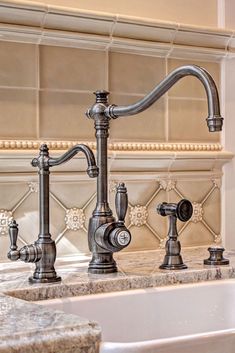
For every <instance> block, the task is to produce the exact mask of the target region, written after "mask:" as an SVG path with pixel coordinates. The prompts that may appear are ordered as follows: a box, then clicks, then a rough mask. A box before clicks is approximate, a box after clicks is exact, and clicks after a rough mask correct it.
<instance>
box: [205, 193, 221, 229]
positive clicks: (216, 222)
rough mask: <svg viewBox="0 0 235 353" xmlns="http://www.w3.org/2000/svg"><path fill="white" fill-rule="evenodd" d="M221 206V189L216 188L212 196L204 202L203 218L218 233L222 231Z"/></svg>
mask: <svg viewBox="0 0 235 353" xmlns="http://www.w3.org/2000/svg"><path fill="white" fill-rule="evenodd" d="M220 206H221V199H220V190H219V189H215V190H214V191H213V193H212V194H211V195H210V197H209V198H208V199H207V200H206V202H205V203H204V204H203V219H204V220H205V221H206V223H207V224H208V225H209V226H210V227H211V229H212V230H213V231H214V232H215V233H216V234H219V233H220V232H221V212H220Z"/></svg>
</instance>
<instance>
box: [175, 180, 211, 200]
mask: <svg viewBox="0 0 235 353" xmlns="http://www.w3.org/2000/svg"><path fill="white" fill-rule="evenodd" d="M212 187H213V182H212V180H191V181H188V180H178V181H177V189H178V190H179V192H180V193H181V194H182V195H184V197H185V198H187V199H189V200H190V201H191V202H193V201H195V202H199V203H201V202H202V201H203V199H204V198H205V197H206V195H207V194H208V193H209V191H210V190H211V189H212Z"/></svg>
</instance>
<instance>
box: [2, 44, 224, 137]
mask: <svg viewBox="0 0 235 353" xmlns="http://www.w3.org/2000/svg"><path fill="white" fill-rule="evenodd" d="M186 63H187V64H198V65H201V66H203V67H205V68H206V69H207V70H208V71H209V72H211V73H212V75H213V77H214V79H215V81H216V82H217V85H218V87H220V64H218V63H215V62H201V61H200V62H198V61H195V60H180V59H172V58H171V59H167V58H163V57H152V56H147V55H137V54H127V53H120V52H108V51H101V50H100V51H99V50H87V49H78V48H69V47H66V48H65V47H56V46H54V47H53V46H43V45H41V46H37V45H34V44H21V43H14V42H3V41H2V42H0V90H1V97H2V98H1V102H0V125H1V127H2V128H1V131H0V139H13V140H14V139H16V138H17V139H22V140H24V139H55V140H56V139H59V140H60V139H63V140H94V131H93V123H92V121H89V120H88V119H86V117H85V115H84V113H85V111H86V109H87V108H88V107H89V106H91V105H92V104H93V103H94V96H93V94H92V93H93V91H95V90H96V89H106V90H109V91H110V103H114V104H129V103H134V102H135V101H136V100H138V99H141V98H142V97H144V95H145V94H146V93H147V92H149V91H150V90H151V89H152V88H154V86H155V85H156V84H157V83H159V82H160V81H161V80H162V79H163V78H164V77H165V76H166V74H167V73H168V72H170V71H172V69H174V68H176V67H178V66H181V65H183V64H186ZM206 117H207V105H206V95H205V92H204V90H203V88H202V85H201V84H200V82H199V81H198V80H197V79H196V78H193V77H187V78H184V79H182V80H181V82H178V83H177V84H176V85H175V86H174V87H173V88H172V89H171V90H169V92H168V93H167V94H165V95H164V97H162V98H161V99H160V100H159V101H158V102H157V103H156V104H154V106H152V108H151V109H149V110H147V111H145V112H143V113H141V116H138V117H129V118H122V119H119V120H118V121H112V127H111V133H110V138H111V142H112V141H114V142H115V141H135V142H138V141H140V142H141V141H142V142H143V141H150V142H158V141H162V142H200V143H201V142H209V143H210V142H213V143H214V142H219V140H220V135H219V133H214V134H210V133H209V132H208V131H207V128H206V124H205V121H204V120H205V118H206ZM133 125H134V128H133ZM182 128H183V129H182Z"/></svg>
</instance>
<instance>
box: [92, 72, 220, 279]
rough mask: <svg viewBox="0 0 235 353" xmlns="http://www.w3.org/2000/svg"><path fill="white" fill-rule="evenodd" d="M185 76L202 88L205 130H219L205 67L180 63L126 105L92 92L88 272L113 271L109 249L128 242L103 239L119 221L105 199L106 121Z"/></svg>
mask: <svg viewBox="0 0 235 353" xmlns="http://www.w3.org/2000/svg"><path fill="white" fill-rule="evenodd" d="M189 75H191V76H195V77H197V78H198V79H199V80H200V81H201V82H202V84H203V86H204V88H205V91H206V95H207V101H208V117H207V119H206V120H207V125H208V128H209V131H210V132H214V131H220V130H221V129H222V125H223V118H222V117H221V116H220V106H219V97H218V92H217V88H216V85H215V82H214V80H213V78H212V77H211V75H210V74H209V73H208V72H207V71H206V70H204V69H203V68H201V67H199V66H196V65H187V66H182V67H179V68H177V69H176V70H174V71H172V72H171V73H170V74H169V75H168V76H167V77H166V78H165V79H164V80H163V81H161V82H160V83H159V84H158V85H157V86H156V87H155V88H154V89H153V90H152V91H151V92H150V93H149V94H147V95H146V96H145V97H144V98H143V99H141V100H139V101H137V102H136V103H134V104H131V105H128V106H116V105H109V104H108V98H107V97H108V94H109V93H108V92H106V91H97V92H95V95H96V103H95V104H94V105H93V106H92V107H91V108H90V109H88V111H87V113H86V115H87V117H88V118H90V119H93V120H94V122H95V130H96V139H97V165H98V167H99V176H98V179H97V203H96V207H95V210H94V211H93V215H92V217H91V218H90V223H89V230H88V239H89V248H90V251H91V252H92V260H91V262H90V264H89V272H92V273H109V272H115V271H117V267H116V263H115V261H114V259H113V251H118V250H121V248H123V247H125V246H127V245H128V242H126V243H127V244H126V245H125V246H123V247H120V248H119V246H116V245H115V246H113V243H112V241H111V240H108V241H107V238H109V236H107V234H109V232H113V227H114V228H116V227H119V226H120V222H115V218H114V217H113V213H112V211H111V209H110V207H109V204H108V200H107V184H108V181H107V154H108V152H107V139H108V136H109V120H110V119H117V118H118V117H121V116H129V115H135V114H138V113H140V112H142V111H144V110H146V109H147V108H149V107H150V106H151V105H152V104H153V103H154V102H156V101H157V100H158V99H159V98H160V97H161V96H162V95H163V94H164V93H166V92H167V91H168V90H169V89H170V88H171V87H172V86H173V85H174V84H175V83H176V82H177V81H178V80H180V79H181V78H183V77H185V76H189ZM174 217H176V216H174ZM110 224H112V227H111V228H109V225H110ZM99 228H100V229H99ZM125 231H126V228H125ZM104 238H105V240H104ZM125 238H126V239H127V238H128V237H127V236H126V235H125ZM107 242H108V245H107Z"/></svg>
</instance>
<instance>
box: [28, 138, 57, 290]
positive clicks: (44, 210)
mask: <svg viewBox="0 0 235 353" xmlns="http://www.w3.org/2000/svg"><path fill="white" fill-rule="evenodd" d="M48 159H49V150H48V147H47V145H45V144H43V145H41V147H40V153H39V157H38V158H34V159H33V160H32V166H34V167H38V174H39V195H40V196H39V197H40V199H39V224H40V226H39V235H38V240H37V241H36V242H35V245H39V246H40V248H41V249H42V258H41V259H40V260H39V261H38V262H36V264H35V265H36V268H35V271H34V274H33V276H32V277H30V279H29V280H30V282H40V283H43V282H58V281H61V278H60V277H58V276H57V274H56V271H55V268H54V263H55V260H56V246H55V242H54V240H52V239H51V234H50V231H49V225H50V220H49V175H50V170H49V163H48Z"/></svg>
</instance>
